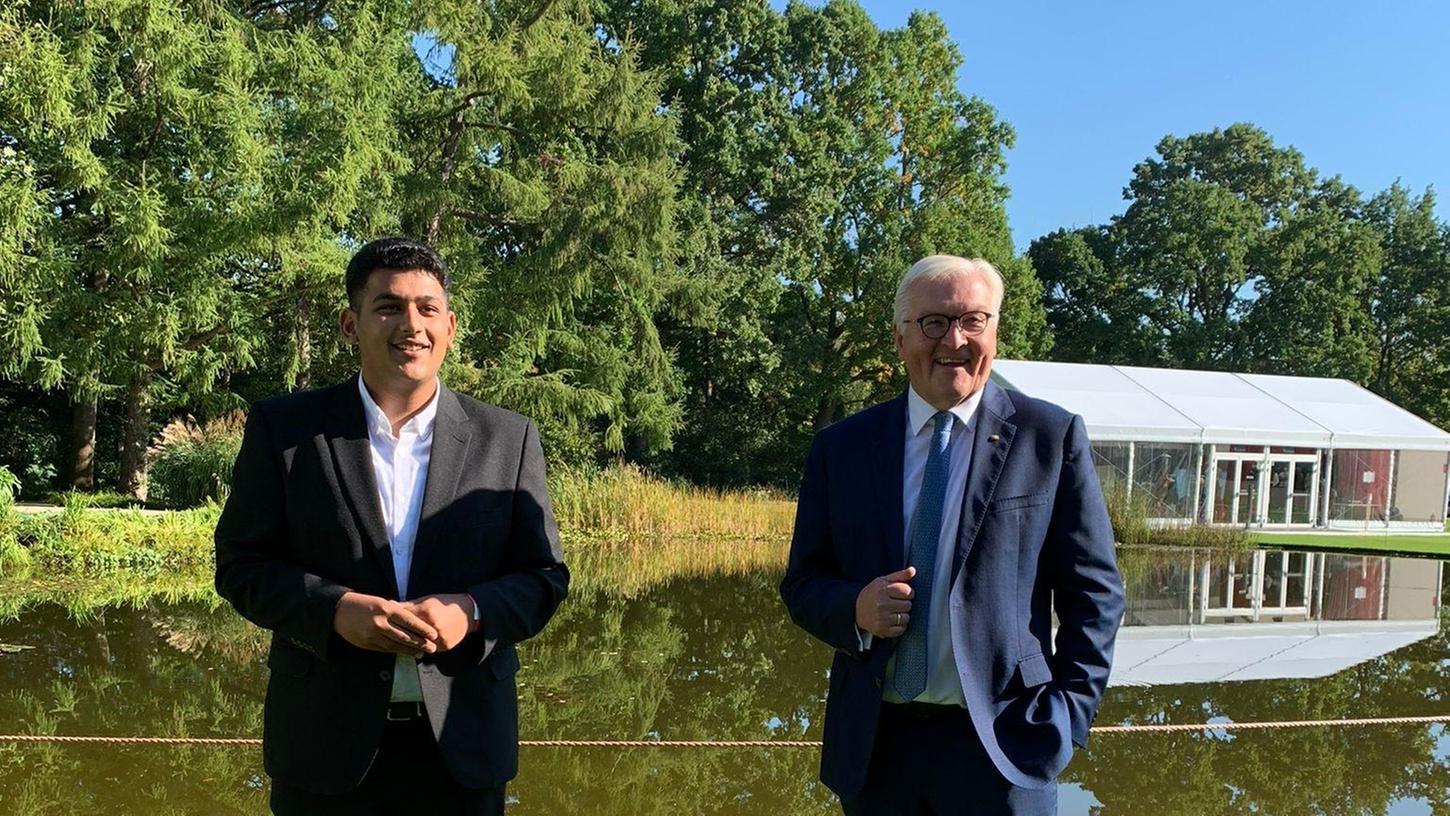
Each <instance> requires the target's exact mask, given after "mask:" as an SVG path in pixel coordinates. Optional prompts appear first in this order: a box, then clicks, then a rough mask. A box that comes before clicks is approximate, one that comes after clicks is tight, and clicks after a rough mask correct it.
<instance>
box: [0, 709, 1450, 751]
mask: <svg viewBox="0 0 1450 816" xmlns="http://www.w3.org/2000/svg"><path fill="white" fill-rule="evenodd" d="M1442 722H1450V714H1437V715H1433V716H1428V717H1362V718H1358V719H1341V720H1284V721H1278V722H1225V723H1161V724H1148V725H1099V726H1094V727H1093V728H1092V733H1094V734H1138V733H1141V734H1149V733H1152V734H1163V733H1174V732H1193V731H1262V730H1270V729H1281V728H1328V727H1337V728H1350V727H1358V726H1367V725H1410V724H1425V723H1442ZM3 744H18V745H35V744H58V745H222V746H233V745H261V744H262V741H261V740H260V739H255V738H229V737H95V736H90V737H72V736H60V735H56V734H0V745H3ZM519 745H520V746H521V747H524V748H819V747H821V743H820V741H819V740H519Z"/></svg>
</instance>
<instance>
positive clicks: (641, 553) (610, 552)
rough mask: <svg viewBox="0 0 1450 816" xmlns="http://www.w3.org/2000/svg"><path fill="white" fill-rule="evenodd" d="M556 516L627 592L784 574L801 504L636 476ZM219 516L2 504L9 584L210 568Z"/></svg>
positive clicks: (563, 482)
mask: <svg viewBox="0 0 1450 816" xmlns="http://www.w3.org/2000/svg"><path fill="white" fill-rule="evenodd" d="M550 494H551V495H552V497H553V500H554V507H555V514H556V516H557V517H558V520H559V527H560V529H561V531H562V535H563V537H564V540H565V545H566V547H567V548H568V551H569V556H570V559H571V560H574V561H585V562H587V567H588V568H587V569H585V570H582V571H581V572H583V573H584V574H587V575H590V576H598V577H599V579H600V580H602V581H606V582H609V583H611V584H615V585H617V586H619V587H623V588H625V589H626V591H629V589H630V588H638V587H640V586H647V585H649V584H652V583H655V582H656V581H659V580H661V579H664V578H667V577H672V576H676V575H693V574H701V573H706V572H735V571H749V570H754V569H759V568H762V567H772V566H782V567H783V566H784V564H785V555H786V549H787V543H788V541H789V537H790V529H791V524H792V522H793V520H794V512H795V504H794V502H792V501H790V500H789V499H786V498H785V497H783V496H780V495H776V494H770V493H765V492H760V491H718V490H710V489H707V488H699V487H693V486H689V485H683V484H679V483H676V482H671V481H667V480H664V479H659V478H656V477H653V476H650V475H648V474H646V473H644V472H643V471H640V470H639V469H637V468H630V467H621V468H611V469H607V470H604V471H601V472H598V473H592V474H583V473H578V472H572V471H561V472H559V473H557V474H555V475H554V476H553V477H552V478H551V479H550ZM220 512H221V510H220V508H219V507H218V506H216V505H215V504H209V505H206V506H203V507H200V508H196V509H192V510H176V511H166V512H142V511H140V510H136V509H102V508H96V507H93V506H91V504H90V503H89V502H88V500H86V499H85V498H84V497H68V498H67V501H66V504H65V506H64V507H62V508H59V509H57V510H54V511H49V512H21V511H18V510H17V509H16V508H15V507H14V506H13V505H10V504H9V503H0V576H11V577H15V576H17V575H25V574H36V575H49V576H55V575H86V574H96V573H102V572H106V571H111V570H127V571H131V572H136V573H138V574H143V575H144V574H147V573H158V572H165V571H181V572H186V571H189V570H194V569H197V568H206V567H209V566H210V565H211V563H212V531H213V530H214V529H215V528H216V521H217V517H218V516H219V514H220Z"/></svg>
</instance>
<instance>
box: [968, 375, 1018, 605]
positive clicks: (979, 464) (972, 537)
mask: <svg viewBox="0 0 1450 816" xmlns="http://www.w3.org/2000/svg"><path fill="white" fill-rule="evenodd" d="M1015 411H1016V408H1014V407H1013V405H1012V400H1011V399H1010V398H1008V396H1007V394H1006V393H1005V392H1003V391H1002V389H1001V387H1000V386H998V385H997V384H996V383H994V382H991V381H988V383H987V385H986V386H985V390H984V391H983V392H982V402H981V404H980V405H978V406H977V416H976V422H975V425H976V429H975V430H974V431H973V433H972V462H971V469H970V470H969V471H967V487H966V494H965V495H963V496H962V516H961V521H960V523H959V525H958V527H957V553H956V558H955V560H954V561H953V562H952V581H953V582H955V581H956V577H957V572H958V571H959V570H960V569H961V567H962V564H964V563H966V560H967V556H968V555H970V554H971V552H972V546H973V545H974V544H976V541H977V533H978V532H980V531H981V529H982V520H983V519H985V518H986V517H987V505H988V504H989V503H990V502H991V501H992V493H993V492H994V491H995V490H996V489H997V479H998V478H999V477H1001V475H1002V467H1003V465H1005V464H1007V452H1008V451H1009V450H1011V448H1012V437H1013V436H1015V435H1016V433H1017V426H1016V425H1014V424H1012V423H1011V422H1008V421H1007V417H1010V416H1012V414H1013V413H1014V412H1015Z"/></svg>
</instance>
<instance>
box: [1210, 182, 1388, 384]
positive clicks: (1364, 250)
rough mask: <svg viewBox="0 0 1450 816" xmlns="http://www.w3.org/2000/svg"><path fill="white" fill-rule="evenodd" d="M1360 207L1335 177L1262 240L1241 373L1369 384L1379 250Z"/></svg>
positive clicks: (1356, 196)
mask: <svg viewBox="0 0 1450 816" xmlns="http://www.w3.org/2000/svg"><path fill="white" fill-rule="evenodd" d="M1361 209H1362V202H1361V201H1360V198H1359V193H1358V192H1357V191H1356V190H1355V189H1354V188H1353V187H1349V186H1346V185H1345V184H1343V183H1342V182H1341V181H1340V180H1339V179H1338V177H1335V178H1333V179H1329V180H1327V181H1325V182H1324V183H1323V184H1321V185H1319V187H1318V188H1317V189H1316V190H1315V191H1314V195H1313V197H1312V198H1310V199H1308V200H1307V201H1305V202H1304V203H1303V204H1302V205H1301V206H1300V207H1298V208H1297V209H1296V210H1294V211H1293V212H1292V213H1290V214H1288V215H1287V216H1286V217H1285V218H1284V219H1283V220H1282V222H1281V223H1279V224H1278V225H1277V226H1276V227H1275V228H1274V229H1273V230H1272V231H1271V232H1270V233H1269V235H1268V236H1267V237H1266V239H1265V240H1264V241H1263V242H1262V244H1261V246H1260V251H1261V253H1262V257H1261V259H1260V261H1259V263H1257V264H1256V267H1257V269H1256V271H1257V272H1258V277H1257V278H1256V279H1255V280H1254V283H1253V289H1254V293H1255V295H1256V297H1255V298H1254V299H1253V300H1252V301H1251V303H1250V304H1249V307H1248V310H1247V311H1248V314H1247V316H1246V317H1245V319H1244V321H1243V328H1242V336H1243V338H1244V339H1243V343H1242V344H1241V345H1240V347H1239V355H1238V360H1237V362H1238V364H1239V365H1240V366H1241V367H1243V368H1245V369H1248V370H1254V371H1263V372H1267V373H1273V374H1293V375H1302V376H1315V377H1343V378H1345V379H1349V380H1353V381H1355V382H1358V383H1367V382H1369V379H1370V375H1371V373H1372V372H1373V370H1374V326H1373V324H1372V322H1371V316H1370V302H1371V298H1372V296H1373V290H1374V285H1375V282H1376V281H1377V279H1378V278H1379V274H1380V247H1379V242H1378V239H1377V236H1376V234H1375V231H1374V230H1373V228H1372V227H1371V226H1370V225H1369V224H1367V223H1365V222H1364V221H1363V220H1362V219H1361V217H1360V210H1361Z"/></svg>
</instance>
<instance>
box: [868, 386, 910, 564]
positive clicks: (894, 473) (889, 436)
mask: <svg viewBox="0 0 1450 816" xmlns="http://www.w3.org/2000/svg"><path fill="white" fill-rule="evenodd" d="M873 442H874V443H875V448H876V451H875V463H874V467H873V468H872V470H873V476H874V478H873V479H872V480H871V481H872V484H873V492H874V493H875V496H874V497H867V500H866V503H865V505H864V506H867V507H869V506H871V505H872V504H875V505H876V507H878V508H879V510H880V512H878V513H877V514H876V515H877V517H878V518H879V519H880V520H881V531H880V536H881V542H882V545H881V546H882V550H883V555H884V558H883V559H882V563H884V564H886V565H888V567H889V569H888V570H887V572H896V571H897V570H900V569H903V568H905V567H906V529H905V527H904V526H903V521H902V513H903V512H904V511H903V510H902V504H901V501H902V499H901V489H902V488H901V478H902V470H903V469H904V467H905V463H906V393H905V392H902V394H901V396H899V397H897V398H896V399H894V400H892V401H890V402H888V403H886V406H885V410H884V411H882V413H881V424H880V425H879V426H878V427H877V428H876V439H874V440H873Z"/></svg>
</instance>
